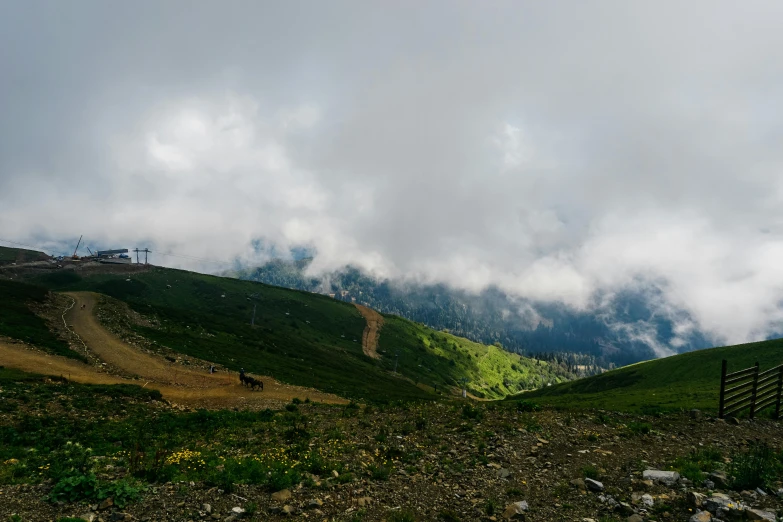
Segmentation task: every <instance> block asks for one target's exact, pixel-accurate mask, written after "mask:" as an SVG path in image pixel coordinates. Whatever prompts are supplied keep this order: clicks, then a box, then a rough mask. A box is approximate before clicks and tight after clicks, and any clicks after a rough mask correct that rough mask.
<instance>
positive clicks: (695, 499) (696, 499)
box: [686, 491, 707, 508]
mask: <svg viewBox="0 0 783 522" xmlns="http://www.w3.org/2000/svg"><path fill="white" fill-rule="evenodd" d="M706 498H707V496H706V495H703V494H701V493H698V492H696V491H689V492H688V494H687V495H686V500H687V501H688V505H689V506H691V507H695V508H700V507H701V505H702V504H703V503H704V499H706Z"/></svg>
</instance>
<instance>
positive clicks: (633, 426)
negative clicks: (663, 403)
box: [626, 422, 652, 435]
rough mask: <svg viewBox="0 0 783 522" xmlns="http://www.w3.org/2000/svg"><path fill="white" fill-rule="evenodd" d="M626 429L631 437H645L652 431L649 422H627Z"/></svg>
mask: <svg viewBox="0 0 783 522" xmlns="http://www.w3.org/2000/svg"><path fill="white" fill-rule="evenodd" d="M626 428H628V432H629V433H630V434H632V435H647V434H649V433H650V432H651V431H652V426H651V425H650V423H649V422H629V423H628V424H627V425H626Z"/></svg>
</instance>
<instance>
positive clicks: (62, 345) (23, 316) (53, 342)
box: [0, 279, 84, 360]
mask: <svg viewBox="0 0 783 522" xmlns="http://www.w3.org/2000/svg"><path fill="white" fill-rule="evenodd" d="M48 293H49V291H48V290H46V289H45V288H41V287H39V286H33V285H28V284H24V283H18V282H15V281H7V280H2V279H0V336H5V337H10V338H12V339H18V340H20V341H24V342H26V343H29V344H32V345H35V346H37V347H39V348H42V349H44V350H46V351H48V352H49V353H53V354H56V355H65V356H67V357H72V358H74V359H79V360H84V358H83V357H82V356H81V355H79V354H78V353H76V352H75V351H73V350H71V349H70V348H69V347H68V344H67V343H66V342H64V341H62V340H60V339H59V338H58V337H57V336H56V335H54V334H53V333H52V332H50V331H49V329H48V327H47V326H46V321H44V320H43V319H41V318H40V317H38V316H37V315H36V314H35V313H34V312H33V311H32V309H31V306H35V305H41V304H42V303H43V302H44V301H45V300H46V297H47V294H48Z"/></svg>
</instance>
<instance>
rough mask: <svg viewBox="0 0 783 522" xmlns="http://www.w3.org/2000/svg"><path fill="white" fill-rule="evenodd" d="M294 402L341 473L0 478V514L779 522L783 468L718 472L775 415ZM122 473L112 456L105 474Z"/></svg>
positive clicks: (764, 433)
mask: <svg viewBox="0 0 783 522" xmlns="http://www.w3.org/2000/svg"><path fill="white" fill-rule="evenodd" d="M300 408H301V411H302V413H304V414H306V415H307V416H308V418H309V419H310V420H309V425H308V429H309V431H310V432H311V433H313V434H316V435H315V436H313V437H312V438H311V439H310V441H309V443H308V444H309V445H310V446H311V447H312V446H317V445H319V444H337V445H339V446H340V448H341V449H340V452H341V454H342V456H343V457H344V466H343V467H342V470H343V471H342V472H337V471H336V470H335V471H333V472H324V473H322V474H321V475H320V476H315V475H307V478H306V480H303V481H302V482H301V483H299V484H295V485H293V486H292V487H290V488H287V489H285V490H282V491H277V492H273V491H270V488H269V487H268V486H253V485H237V486H236V488H235V489H234V491H233V492H230V493H229V492H226V491H223V490H222V489H220V488H218V487H215V486H209V485H206V484H203V483H199V482H195V481H187V480H185V481H176V482H172V483H165V484H151V485H150V488H149V490H148V491H147V492H145V493H144V494H143V498H142V499H141V500H140V501H137V502H135V503H132V504H130V505H128V506H126V507H125V508H123V509H119V508H117V506H114V505H112V501H111V500H105V501H103V502H101V503H100V504H88V503H81V504H79V503H77V504H61V505H57V504H52V503H49V502H46V501H44V500H42V497H43V496H44V495H45V494H46V493H47V492H48V491H49V490H50V489H51V485H49V484H46V483H42V484H38V485H9V486H3V487H0V520H8V519H9V517H11V516H12V515H14V514H17V515H18V516H19V517H20V518H18V519H12V520H23V521H39V520H41V521H44V520H55V521H56V520H58V519H59V518H60V517H81V518H83V519H85V520H103V521H107V522H108V521H114V520H139V521H180V520H181V521H186V520H194V521H195V520H285V519H289V518H291V517H293V518H301V519H307V520H318V521H321V520H329V521H330V520H351V521H360V520H367V521H377V520H388V521H390V522H391V521H401V520H452V521H453V520H504V519H508V518H513V519H516V520H523V519H525V520H529V521H560V520H574V521H584V520H587V519H592V520H595V521H609V520H621V521H622V520H629V521H640V520H641V521H646V520H659V521H660V520H691V521H707V520H776V519H775V516H776V514H777V513H778V511H779V510H781V509H783V502H781V499H779V498H778V496H777V495H776V494H775V493H774V492H777V490H778V489H779V488H780V487H781V484H780V482H778V481H777V480H779V478H780V477H779V475H778V476H777V480H776V481H775V482H774V483H772V484H769V485H767V486H766V487H765V488H759V489H758V490H755V489H754V490H747V491H732V490H731V487H730V484H731V479H730V477H727V475H726V472H725V469H726V468H727V466H728V462H729V461H730V460H731V459H732V457H733V456H736V455H740V454H742V453H743V452H745V451H747V449H748V448H749V447H750V446H752V445H753V444H754V443H756V442H757V441H764V442H766V443H768V444H769V445H770V446H771V447H772V448H773V449H774V450H775V451H779V450H780V448H781V431H780V424H779V423H777V422H774V421H772V420H755V421H747V420H745V421H738V422H737V423H727V422H723V421H720V420H717V419H712V418H709V417H706V416H703V415H700V414H697V413H689V414H677V415H668V416H662V417H657V418H656V417H637V416H630V415H622V414H612V413H606V412H597V413H590V414H585V413H580V414H569V413H561V412H552V411H537V412H518V411H516V410H514V409H511V408H506V407H494V408H492V407H491V408H482V407H476V408H473V407H470V406H468V407H464V406H463V405H461V404H432V405H423V406H407V407H405V406H404V407H387V408H384V409H383V410H372V409H368V410H367V411H362V410H361V409H358V410H357V411H356V414H355V415H353V416H350V415H349V416H346V415H345V411H344V410H342V409H339V408H336V407H327V406H322V405H300ZM413 419H417V422H416V423H415V424H413V423H412V422H413ZM327 434H331V438H330V436H329V435H327ZM270 438H271V437H270ZM703 448H710V451H712V452H713V453H716V454H718V453H719V454H720V456H721V457H720V458H721V461H722V462H718V463H715V464H714V465H709V466H708V467H714V468H716V469H714V470H711V469H707V470H706V471H705V473H704V474H705V477H704V478H705V480H699V481H698V482H697V483H694V482H693V481H691V480H688V479H687V478H685V477H683V476H680V475H679V474H678V473H676V472H671V471H670V470H672V467H673V466H675V463H676V462H677V461H678V457H679V458H682V457H686V456H688V455H689V454H690V455H693V454H695V453H694V452H698V451H700V450H701V449H703ZM377 455H386V458H387V460H388V466H387V467H379V466H376V464H375V463H377V462H378V461H377V459H376V456H377ZM776 462H777V461H776ZM679 465H680V466H682V465H683V464H682V462H679ZM769 465H770V466H772V465H773V463H771V462H770V463H769ZM775 465H776V464H775ZM675 467H676V466H675ZM721 468H723V471H722V470H721ZM656 470H657V471H656ZM665 471H670V472H669V473H666V472H665ZM713 472H714V473H713ZM125 473H126V472H125V470H124V469H123V468H122V466H118V467H116V468H114V469H111V467H109V469H108V470H107V472H106V473H104V474H103V476H104V477H105V478H109V479H112V478H119V477H122V476H123V475H124V474H125Z"/></svg>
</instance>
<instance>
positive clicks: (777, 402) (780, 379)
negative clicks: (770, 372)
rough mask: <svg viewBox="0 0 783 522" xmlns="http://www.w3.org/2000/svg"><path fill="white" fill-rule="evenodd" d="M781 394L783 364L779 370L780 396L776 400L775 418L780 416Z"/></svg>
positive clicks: (782, 387) (782, 390)
mask: <svg viewBox="0 0 783 522" xmlns="http://www.w3.org/2000/svg"><path fill="white" fill-rule="evenodd" d="M781 395H783V365H781V366H780V369H779V370H778V397H777V399H778V400H777V401H776V402H775V418H776V419H779V418H780V400H781Z"/></svg>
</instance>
